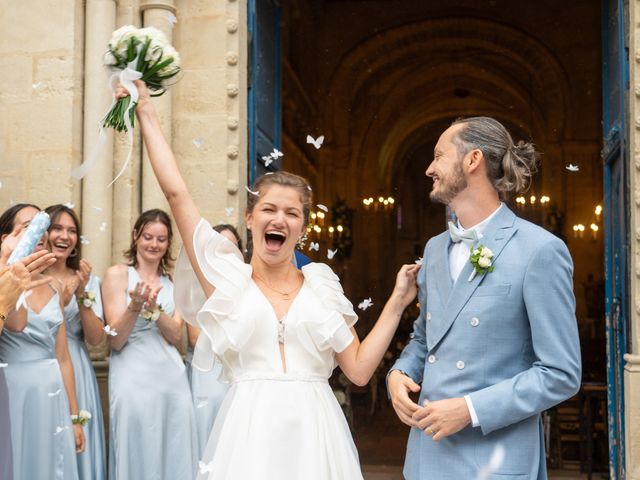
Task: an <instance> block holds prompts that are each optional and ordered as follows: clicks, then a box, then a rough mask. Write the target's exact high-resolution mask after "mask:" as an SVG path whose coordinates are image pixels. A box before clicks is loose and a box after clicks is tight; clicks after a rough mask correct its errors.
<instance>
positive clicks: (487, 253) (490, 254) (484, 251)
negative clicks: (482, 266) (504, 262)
mask: <svg viewBox="0 0 640 480" xmlns="http://www.w3.org/2000/svg"><path fill="white" fill-rule="evenodd" d="M480 256H481V257H489V258H491V257H493V252H492V251H491V250H489V249H488V248H487V247H482V249H481V250H480Z"/></svg>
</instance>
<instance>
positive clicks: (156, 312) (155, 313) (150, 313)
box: [142, 305, 164, 322]
mask: <svg viewBox="0 0 640 480" xmlns="http://www.w3.org/2000/svg"><path fill="white" fill-rule="evenodd" d="M162 312H164V310H163V309H162V307H161V306H160V305H158V306H157V307H156V308H154V309H153V310H147V309H144V310H143V311H142V318H144V319H145V320H147V321H148V322H157V321H158V319H159V318H160V314H161V313H162Z"/></svg>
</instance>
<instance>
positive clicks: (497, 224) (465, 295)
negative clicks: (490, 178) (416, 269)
mask: <svg viewBox="0 0 640 480" xmlns="http://www.w3.org/2000/svg"><path fill="white" fill-rule="evenodd" d="M515 219H516V216H515V215H514V214H513V212H512V211H511V210H509V209H508V208H507V207H506V205H505V206H503V207H502V208H501V210H500V211H499V212H498V213H497V214H496V216H495V217H494V218H493V219H492V220H491V221H490V222H489V225H487V228H486V230H485V232H484V234H483V237H482V239H481V240H480V241H479V242H478V243H479V244H482V245H484V246H485V247H487V248H489V249H490V250H491V251H492V252H493V258H492V264H493V265H494V266H495V270H494V272H489V273H487V274H484V275H476V276H475V278H474V279H473V280H471V281H469V277H470V276H471V272H473V266H472V265H471V263H470V262H467V264H466V265H465V267H464V268H463V269H462V272H460V275H459V276H458V279H457V280H456V283H455V284H454V285H453V289H451V294H450V295H449V298H448V301H446V300H445V305H446V307H445V310H444V312H443V315H442V318H441V319H440V321H439V322H437V323H436V325H434V326H433V329H432V331H431V332H430V333H429V335H428V337H427V347H428V348H429V350H431V349H432V348H434V347H435V346H436V345H437V344H438V343H439V342H440V340H442V338H443V337H444V336H445V334H446V333H447V332H448V331H449V329H450V328H451V325H452V324H453V322H454V321H455V319H456V318H457V317H458V315H459V314H460V311H461V310H462V309H463V308H464V306H465V305H466V304H467V302H468V301H469V299H470V298H471V295H473V292H475V290H476V288H478V286H479V285H480V284H481V283H482V281H483V280H484V278H485V277H486V276H487V275H493V274H494V273H495V272H496V271H499V268H500V263H499V262H498V257H499V256H500V253H501V252H502V250H503V249H504V247H505V245H506V244H507V243H509V240H510V239H511V237H512V236H513V235H514V234H515V233H516V231H517V228H515V227H514V226H513V224H514V222H515ZM448 258H449V254H448V250H447V252H446V259H447V260H446V266H447V267H448V265H449V261H448ZM440 276H443V275H440ZM446 278H447V279H450V278H451V275H450V273H449V271H448V269H447V272H446ZM439 282H441V280H439ZM440 285H441V284H440V283H438V286H439V287H438V290H440V288H442V287H441V286H440ZM447 291H448V290H447Z"/></svg>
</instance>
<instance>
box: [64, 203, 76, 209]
mask: <svg viewBox="0 0 640 480" xmlns="http://www.w3.org/2000/svg"><path fill="white" fill-rule="evenodd" d="M63 205H64V206H65V207H67V208H68V209H70V210H73V208H74V207H75V205H74V204H73V203H71V202H67V203H63Z"/></svg>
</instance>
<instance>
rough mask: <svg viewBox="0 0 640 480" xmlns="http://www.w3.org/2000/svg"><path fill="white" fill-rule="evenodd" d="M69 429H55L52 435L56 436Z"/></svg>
mask: <svg viewBox="0 0 640 480" xmlns="http://www.w3.org/2000/svg"><path fill="white" fill-rule="evenodd" d="M68 428H69V427H56V431H55V433H54V435H58V434H59V433H62V432H64V431H65V430H67V429H68Z"/></svg>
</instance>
